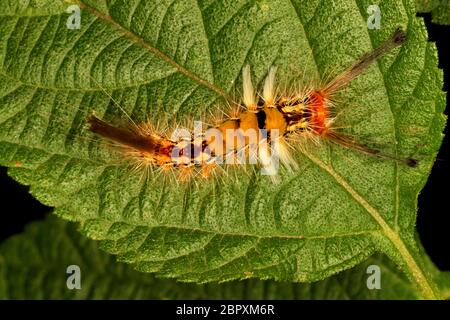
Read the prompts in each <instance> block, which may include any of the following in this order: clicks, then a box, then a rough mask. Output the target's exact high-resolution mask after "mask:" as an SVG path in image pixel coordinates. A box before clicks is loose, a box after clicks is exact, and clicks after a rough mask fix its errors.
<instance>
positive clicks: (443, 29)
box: [0, 14, 450, 270]
mask: <svg viewBox="0 0 450 320" xmlns="http://www.w3.org/2000/svg"><path fill="white" fill-rule="evenodd" d="M421 16H423V17H424V18H425V22H426V24H427V28H428V32H429V37H430V41H435V42H436V45H437V48H438V52H439V67H440V68H442V69H443V70H444V77H445V81H444V82H445V85H444V90H445V91H447V92H448V91H449V82H450V79H449V76H450V59H449V57H450V50H449V46H448V42H449V41H450V26H441V25H435V24H433V23H431V19H430V15H429V14H424V15H421ZM447 101H449V95H448V93H447ZM445 113H446V114H448V103H447V111H446V112H445ZM445 133H447V128H446V129H445ZM448 150H449V139H448V136H446V138H445V139H444V142H443V145H442V147H441V149H440V152H439V154H438V159H437V161H436V163H435V164H434V167H433V170H432V173H431V176H430V178H429V180H428V182H427V184H426V186H425V188H424V189H423V190H422V192H421V194H420V196H419V213H418V218H417V229H418V232H419V235H420V238H421V241H422V244H423V246H424V247H425V251H426V252H427V253H428V255H429V256H430V257H431V259H432V260H433V262H434V263H435V264H436V265H437V266H438V267H439V269H441V270H450V254H449V249H448V246H449V245H450V229H449V227H450V211H449V207H448V201H449V199H447V198H446V197H447V196H449V193H448V189H447V185H448V176H449V175H448V173H449V163H450V159H449V154H448ZM0 203H1V207H0V208H1V209H0V212H1V216H0V242H1V241H3V240H4V239H6V238H7V237H9V236H11V235H13V234H17V233H20V232H22V231H23V229H24V227H25V225H26V224H28V223H30V222H31V221H35V220H40V219H43V218H44V217H45V215H46V214H47V213H49V212H50V210H51V208H49V207H46V206H44V205H42V204H41V203H39V202H38V201H37V200H36V199H34V198H33V197H32V196H31V195H30V194H29V193H28V188H27V187H25V186H22V185H20V184H18V183H16V182H15V181H14V180H12V179H11V178H9V177H8V176H7V173H6V168H3V167H0Z"/></svg>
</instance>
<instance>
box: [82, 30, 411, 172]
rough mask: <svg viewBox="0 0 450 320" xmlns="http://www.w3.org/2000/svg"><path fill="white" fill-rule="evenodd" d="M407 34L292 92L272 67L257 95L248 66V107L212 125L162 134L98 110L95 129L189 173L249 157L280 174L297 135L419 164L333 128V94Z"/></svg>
mask: <svg viewBox="0 0 450 320" xmlns="http://www.w3.org/2000/svg"><path fill="white" fill-rule="evenodd" d="M405 37H406V35H405V33H404V32H403V31H402V30H400V29H398V30H397V31H396V32H395V33H394V34H393V35H392V37H391V38H389V39H388V40H387V41H385V42H384V43H382V44H381V46H380V47H378V48H377V49H375V50H374V51H373V52H371V53H369V54H366V55H365V56H363V57H362V58H361V59H360V60H359V61H358V62H357V63H355V64H354V65H352V66H351V67H350V68H348V69H346V70H345V71H344V72H343V73H342V74H340V75H338V76H337V77H336V78H334V79H333V80H332V81H330V82H329V83H327V84H326V85H325V86H323V87H321V88H317V89H311V90H307V91H306V92H303V93H294V94H291V95H288V96H278V95H277V92H276V87H275V68H272V69H270V71H269V73H268V75H267V78H266V80H265V83H264V88H263V92H262V94H261V97H262V99H257V96H256V94H255V91H254V88H253V85H252V81H251V76H250V68H249V67H248V66H247V67H245V68H244V69H243V97H242V103H243V106H242V107H243V108H241V110H242V111H241V112H238V113H237V114H236V115H235V116H234V117H230V118H227V119H223V120H221V121H219V124H218V125H217V126H214V127H212V128H207V129H208V130H202V131H201V132H197V133H194V134H190V135H184V136H183V137H181V138H180V137H175V138H174V137H166V136H162V135H159V134H157V133H155V132H153V131H152V130H149V129H148V126H147V125H145V124H144V125H140V126H136V127H134V128H133V127H132V128H118V127H115V126H112V125H111V124H108V123H106V122H104V121H102V120H100V119H98V118H97V117H95V116H91V117H90V118H89V119H88V122H89V124H90V130H91V131H92V132H94V133H96V134H99V135H100V136H102V137H104V138H107V139H109V140H112V141H114V142H115V143H117V144H118V145H120V146H122V147H124V148H126V149H127V150H128V152H129V153H131V154H132V155H133V156H134V157H136V159H139V160H140V161H142V162H144V163H146V164H147V163H148V164H150V165H155V166H158V167H161V168H162V169H170V170H172V169H177V170H180V172H181V173H182V174H183V175H184V176H189V173H191V172H192V171H194V170H198V171H199V172H200V173H201V176H203V177H205V178H206V177H209V176H210V173H211V170H212V169H214V167H216V166H217V165H221V164H223V163H225V164H226V163H233V164H236V163H241V162H242V160H245V159H247V160H249V161H250V163H257V164H259V165H260V166H261V167H262V168H264V169H265V170H266V173H267V174H269V175H275V174H276V171H277V167H276V163H275V162H276V161H278V159H279V160H280V162H281V163H282V164H283V165H285V166H286V167H288V168H296V162H295V161H294V159H293V158H292V156H291V155H290V152H289V148H288V146H287V141H286V138H288V137H295V136H297V137H308V136H310V137H324V138H328V139H329V140H330V141H332V142H335V143H338V144H340V145H343V146H346V147H351V148H354V149H356V150H359V151H361V152H365V153H367V154H370V155H374V156H378V157H382V158H387V159H391V160H395V161H399V162H404V163H406V164H407V165H410V166H414V165H416V161H415V160H413V159H398V158H396V157H394V156H389V155H385V154H382V153H380V152H379V151H377V150H373V149H370V148H368V147H366V146H364V145H362V144H359V143H357V142H355V141H353V140H352V139H350V138H348V137H346V136H344V135H342V134H339V133H338V132H336V131H335V130H333V120H334V118H333V117H332V115H331V111H332V108H333V107H332V106H333V103H332V96H333V94H334V93H335V92H337V91H338V90H340V89H342V88H344V87H345V86H347V85H348V83H349V82H350V81H351V80H353V79H354V78H356V77H357V76H358V75H360V74H361V73H362V72H363V71H364V70H365V69H367V67H368V66H369V65H370V64H371V63H372V62H374V61H375V60H376V59H377V58H378V57H380V56H381V55H382V54H384V53H385V52H387V51H389V50H391V49H392V48H394V47H396V46H398V45H400V44H402V43H403V42H404V41H405ZM294 147H295V146H294ZM230 159H231V161H230ZM252 159H253V161H254V162H252ZM226 160H228V161H226Z"/></svg>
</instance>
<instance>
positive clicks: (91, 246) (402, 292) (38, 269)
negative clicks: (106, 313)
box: [0, 217, 418, 299]
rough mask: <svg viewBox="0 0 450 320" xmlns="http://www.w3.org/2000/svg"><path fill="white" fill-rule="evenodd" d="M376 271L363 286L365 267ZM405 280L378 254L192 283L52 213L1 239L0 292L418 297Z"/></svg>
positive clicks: (24, 295)
mask: <svg viewBox="0 0 450 320" xmlns="http://www.w3.org/2000/svg"><path fill="white" fill-rule="evenodd" d="M70 265H77V266H79V267H80V275H81V276H80V284H81V289H80V290H69V289H68V288H67V285H66V281H67V278H68V277H69V274H67V273H66V270H67V267H68V266H70ZM369 265H377V266H379V267H380V270H381V273H380V274H381V289H379V290H376V289H373V290H369V289H368V288H367V286H366V281H367V278H368V277H369V275H368V274H367V273H366V269H367V266H369ZM417 297H418V295H417V292H415V291H414V287H413V286H412V285H411V284H410V283H409V281H408V279H407V278H406V277H405V276H404V275H403V274H401V273H400V272H399V270H398V269H397V268H396V267H395V266H394V265H393V264H392V263H391V262H390V261H389V260H388V259H387V258H386V257H383V256H381V255H378V256H374V257H371V258H370V259H368V260H367V261H366V262H364V263H363V264H361V265H359V266H357V267H355V268H354V269H351V270H348V271H345V272H343V273H341V274H339V275H337V276H333V277H331V278H328V279H326V280H323V281H321V282H317V283H313V284H294V283H285V282H275V281H259V280H255V279H252V280H244V281H234V282H228V283H225V284H207V285H195V284H184V283H177V282H176V281H174V280H162V279H157V278H155V277H154V276H152V275H149V274H145V273H140V272H137V271H135V270H133V269H132V268H131V267H130V266H128V265H125V264H122V263H116V262H115V261H114V259H113V258H112V256H110V255H108V254H106V253H104V252H102V251H100V250H99V249H98V247H97V244H96V243H95V242H94V241H92V240H87V239H86V238H83V237H81V236H80V234H79V233H78V232H77V231H76V230H75V225H74V224H69V223H66V222H63V221H62V220H60V219H57V218H55V217H48V218H47V219H46V220H45V221H42V222H35V223H32V224H31V225H29V226H28V227H27V228H26V230H25V232H24V233H23V234H21V235H16V236H14V237H12V238H10V239H8V240H7V241H5V242H4V243H3V244H2V245H1V246H0V299H416V298H417Z"/></svg>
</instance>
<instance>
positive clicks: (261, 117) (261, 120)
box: [256, 110, 267, 129]
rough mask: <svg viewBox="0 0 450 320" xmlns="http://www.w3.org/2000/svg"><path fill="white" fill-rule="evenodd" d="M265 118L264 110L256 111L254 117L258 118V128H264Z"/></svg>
mask: <svg viewBox="0 0 450 320" xmlns="http://www.w3.org/2000/svg"><path fill="white" fill-rule="evenodd" d="M266 118H267V115H266V113H265V112H264V110H259V111H258V112H257V113H256V119H258V128H259V129H264V128H265V127H266Z"/></svg>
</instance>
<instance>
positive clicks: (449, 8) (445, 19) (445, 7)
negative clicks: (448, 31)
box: [416, 0, 450, 25]
mask: <svg viewBox="0 0 450 320" xmlns="http://www.w3.org/2000/svg"><path fill="white" fill-rule="evenodd" d="M416 6H417V11H418V12H431V17H432V21H433V22H434V23H436V24H445V25H450V2H449V1H447V0H416Z"/></svg>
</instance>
